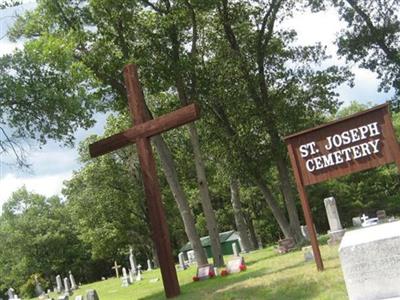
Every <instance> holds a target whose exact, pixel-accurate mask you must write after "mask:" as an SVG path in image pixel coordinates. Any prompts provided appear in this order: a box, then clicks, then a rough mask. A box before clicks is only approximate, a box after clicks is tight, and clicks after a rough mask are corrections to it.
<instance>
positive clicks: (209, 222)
mask: <svg viewBox="0 0 400 300" xmlns="http://www.w3.org/2000/svg"><path fill="white" fill-rule="evenodd" d="M189 9H190V11H191V13H192V22H193V40H192V50H191V55H190V56H191V63H192V67H193V69H192V71H191V72H190V77H191V86H190V90H191V98H192V99H196V98H197V89H196V72H195V69H194V66H195V64H196V53H197V50H196V49H197V21H196V17H195V13H194V10H193V8H192V7H191V6H190V4H189ZM170 39H171V43H172V61H173V62H174V67H173V71H174V76H175V86H176V89H177V91H178V97H179V100H180V101H181V103H182V105H188V104H189V97H188V95H187V90H188V86H187V85H186V84H185V81H184V76H183V74H182V71H181V69H180V68H179V66H180V65H181V60H180V52H179V49H180V46H181V42H180V40H179V38H178V30H177V27H176V26H172V27H171V28H170ZM188 128H189V135H190V142H191V144H192V149H193V154H194V162H195V166H196V176H197V184H198V186H199V192H200V202H201V206H202V209H203V212H204V216H205V218H206V226H207V230H208V234H209V237H210V242H211V252H212V255H213V261H214V265H215V266H217V267H222V266H223V265H224V257H223V255H222V249H221V243H220V239H219V231H218V225H217V219H216V217H215V213H214V210H213V208H212V204H211V198H210V193H209V190H208V182H207V177H206V171H205V166H204V160H203V157H202V155H201V150H200V142H199V135H198V133H197V129H196V126H195V124H193V123H190V124H188Z"/></svg>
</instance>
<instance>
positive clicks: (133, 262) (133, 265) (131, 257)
mask: <svg viewBox="0 0 400 300" xmlns="http://www.w3.org/2000/svg"><path fill="white" fill-rule="evenodd" d="M129 263H130V265H131V270H132V272H133V274H135V273H136V269H137V266H136V259H135V256H134V255H133V249H132V247H131V248H129Z"/></svg>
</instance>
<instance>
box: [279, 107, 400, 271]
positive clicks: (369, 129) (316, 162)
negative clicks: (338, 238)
mask: <svg viewBox="0 0 400 300" xmlns="http://www.w3.org/2000/svg"><path fill="white" fill-rule="evenodd" d="M285 142H286V144H287V147H288V152H289V157H290V162H291V164H292V167H293V172H294V177H295V180H296V185H297V189H298V191H299V195H300V200H301V205H302V207H303V212H304V217H305V221H306V224H307V228H308V230H309V232H310V238H311V246H312V249H313V251H314V257H315V262H316V264H317V268H318V270H319V271H322V270H323V269H324V265H323V262H322V258H321V253H320V251H319V247H318V241H317V235H316V232H315V229H314V226H313V219H312V214H311V209H310V206H309V203H308V199H307V193H306V190H305V186H307V185H311V184H315V183H318V182H322V181H325V180H329V179H333V178H336V177H339V176H344V175H347V174H350V173H354V172H359V171H363V170H367V169H371V168H375V167H378V166H381V165H384V164H388V163H392V162H396V164H397V167H398V168H399V170H400V147H399V144H398V143H397V140H396V136H395V133H394V129H393V125H392V121H391V118H390V114H389V105H388V104H382V105H379V106H376V107H374V108H372V109H369V110H366V111H363V112H360V113H357V114H354V115H352V116H349V117H346V118H343V119H340V120H337V121H334V122H331V123H328V124H324V125H321V126H318V127H315V128H312V129H308V130H305V131H302V132H299V133H296V134H293V135H290V136H287V137H286V138H285Z"/></svg>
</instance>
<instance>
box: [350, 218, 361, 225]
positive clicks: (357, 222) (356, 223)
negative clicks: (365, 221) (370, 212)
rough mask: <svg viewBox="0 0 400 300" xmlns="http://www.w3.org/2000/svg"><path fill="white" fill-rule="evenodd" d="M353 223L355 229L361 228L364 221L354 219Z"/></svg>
mask: <svg viewBox="0 0 400 300" xmlns="http://www.w3.org/2000/svg"><path fill="white" fill-rule="evenodd" d="M352 221H353V226H354V227H361V224H362V221H361V218H360V217H354V218H353V219H352Z"/></svg>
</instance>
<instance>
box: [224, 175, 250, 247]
mask: <svg viewBox="0 0 400 300" xmlns="http://www.w3.org/2000/svg"><path fill="white" fill-rule="evenodd" d="M230 187H231V202H232V207H233V215H234V216H235V223H236V228H237V231H238V232H239V237H240V240H241V242H242V246H243V249H242V250H243V251H244V252H249V251H251V250H254V248H253V247H252V245H251V242H250V239H249V234H248V228H247V224H246V221H245V219H244V216H243V211H242V203H241V202H240V188H239V182H238V180H237V179H236V178H231V180H230Z"/></svg>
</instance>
